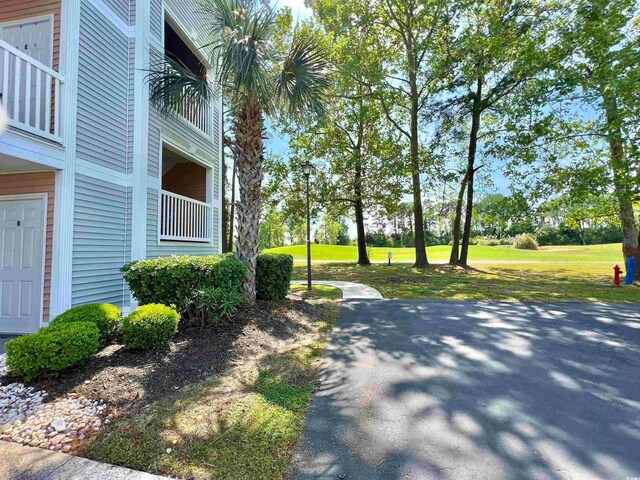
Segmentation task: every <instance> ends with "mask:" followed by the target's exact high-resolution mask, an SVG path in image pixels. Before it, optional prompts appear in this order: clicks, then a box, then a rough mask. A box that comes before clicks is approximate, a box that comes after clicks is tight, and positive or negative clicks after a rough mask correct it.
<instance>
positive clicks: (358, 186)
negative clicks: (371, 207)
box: [353, 161, 371, 265]
mask: <svg viewBox="0 0 640 480" xmlns="http://www.w3.org/2000/svg"><path fill="white" fill-rule="evenodd" d="M353 190H354V194H355V204H354V209H355V213H356V232H357V236H358V265H371V261H370V260H369V254H368V253H367V238H366V233H365V230H364V206H363V204H362V163H361V162H360V161H357V162H356V165H355V183H354V189H353Z"/></svg>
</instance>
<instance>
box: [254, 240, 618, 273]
mask: <svg viewBox="0 0 640 480" xmlns="http://www.w3.org/2000/svg"><path fill="white" fill-rule="evenodd" d="M267 251H268V252H274V253H289V254H291V255H293V258H294V259H295V260H296V261H305V260H306V258H307V250H306V246H305V245H292V246H288V247H279V248H272V249H270V250H267ZM369 251H370V255H371V261H372V262H386V261H387V253H388V252H392V254H393V262H412V261H413V260H414V258H415V251H414V249H413V248H382V247H372V248H370V249H369ZM450 252H451V247H450V246H448V245H435V246H432V247H427V256H428V257H429V261H431V262H446V261H448V260H449V254H450ZM311 256H312V259H313V260H314V261H331V262H355V261H357V259H358V250H357V248H356V247H352V246H341V245H315V244H314V245H312V247H311ZM469 261H470V263H471V264H472V265H473V263H474V262H487V261H501V262H502V261H518V262H554V263H556V262H557V263H563V262H572V263H573V262H597V263H606V264H611V268H613V266H614V265H615V264H616V263H620V264H622V261H623V260H622V247H621V245H620V244H608V245H591V246H586V247H583V246H578V245H566V246H549V247H541V248H540V250H517V249H515V248H511V247H507V246H504V247H487V246H482V245H471V246H470V248H469Z"/></svg>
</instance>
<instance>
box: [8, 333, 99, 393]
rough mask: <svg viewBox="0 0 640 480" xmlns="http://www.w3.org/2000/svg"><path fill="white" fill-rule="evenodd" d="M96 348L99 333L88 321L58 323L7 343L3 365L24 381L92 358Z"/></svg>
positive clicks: (97, 346) (97, 347)
mask: <svg viewBox="0 0 640 480" xmlns="http://www.w3.org/2000/svg"><path fill="white" fill-rule="evenodd" d="M99 348H100V331H99V330H98V327H97V326H96V325H95V324H93V323H91V322H68V323H62V324H59V325H58V326H56V327H55V328H51V327H47V328H43V329H41V330H40V331H39V332H38V333H34V334H33V335H23V336H21V337H18V338H15V339H13V340H10V341H9V342H7V345H6V350H7V365H8V366H9V370H10V371H11V373H12V374H14V375H19V376H24V378H25V379H26V380H27V381H30V380H33V379H35V378H37V377H39V376H40V375H43V374H45V373H57V372H60V371H62V370H64V369H66V368H69V367H71V366H73V365H76V364H78V363H80V362H82V361H83V360H86V359H87V358H89V357H91V356H92V355H94V354H95V353H96V352H97V351H98V349H99Z"/></svg>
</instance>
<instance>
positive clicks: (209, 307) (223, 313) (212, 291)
mask: <svg viewBox="0 0 640 480" xmlns="http://www.w3.org/2000/svg"><path fill="white" fill-rule="evenodd" d="M242 300H243V299H242V293H241V292H240V290H239V289H238V288H236V287H234V286H233V285H226V286H222V287H210V288H205V289H204V290H201V291H199V292H197V294H196V297H195V299H194V301H193V305H192V306H191V308H189V309H188V311H187V320H188V322H189V324H190V325H195V326H200V327H206V326H210V325H215V324H217V323H220V321H222V320H226V319H227V318H229V317H230V316H231V315H233V314H234V313H235V312H236V310H237V309H238V306H239V305H241V304H242Z"/></svg>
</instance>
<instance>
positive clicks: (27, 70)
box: [0, 40, 64, 144]
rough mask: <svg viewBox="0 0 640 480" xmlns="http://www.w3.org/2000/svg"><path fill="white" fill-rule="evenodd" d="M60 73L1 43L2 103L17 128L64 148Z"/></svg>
mask: <svg viewBox="0 0 640 480" xmlns="http://www.w3.org/2000/svg"><path fill="white" fill-rule="evenodd" d="M63 89H64V78H63V77H62V75H60V74H59V73H58V72H56V71H54V70H53V69H51V68H49V67H47V66H46V65H44V64H42V63H40V62H39V61H37V60H35V59H33V58H32V57H30V56H29V55H27V54H25V53H23V52H21V51H19V50H17V49H16V48H14V47H12V46H11V45H9V44H8V43H6V42H4V41H2V40H0V103H1V104H2V106H3V107H4V108H5V110H6V111H7V116H8V123H9V125H11V126H12V127H14V128H17V129H19V130H23V131H25V132H28V133H31V134H33V135H36V136H38V137H41V138H44V139H47V140H50V141H52V142H55V143H59V144H62V130H61V121H60V120H61V108H60V98H61V95H62V91H63Z"/></svg>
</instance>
